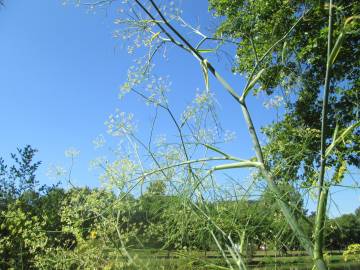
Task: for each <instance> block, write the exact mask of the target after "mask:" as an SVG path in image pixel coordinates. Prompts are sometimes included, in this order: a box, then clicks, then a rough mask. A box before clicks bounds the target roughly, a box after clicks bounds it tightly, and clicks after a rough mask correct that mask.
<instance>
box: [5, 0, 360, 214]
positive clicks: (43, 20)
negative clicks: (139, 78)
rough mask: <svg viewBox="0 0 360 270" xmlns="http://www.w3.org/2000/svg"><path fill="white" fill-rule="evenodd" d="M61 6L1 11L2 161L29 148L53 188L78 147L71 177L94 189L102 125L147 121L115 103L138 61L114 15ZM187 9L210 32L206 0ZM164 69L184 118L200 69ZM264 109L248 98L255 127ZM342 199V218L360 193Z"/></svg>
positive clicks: (21, 4) (132, 106) (241, 130)
mask: <svg viewBox="0 0 360 270" xmlns="http://www.w3.org/2000/svg"><path fill="white" fill-rule="evenodd" d="M61 2H62V1H60V0H53V1H10V0H8V1H6V6H5V7H4V8H2V9H1V10H0V40H1V43H0V60H1V62H0V63H1V64H0V74H1V75H0V94H1V96H0V119H1V133H0V134H1V135H0V136H1V137H0V138H1V140H0V156H3V157H8V154H9V153H11V152H14V151H15V149H16V147H22V146H24V145H26V144H30V145H32V146H33V147H35V148H37V149H39V153H38V155H37V157H38V159H39V160H42V161H43V165H42V166H41V169H40V171H39V174H38V176H39V178H40V179H41V182H42V183H53V180H51V179H48V177H47V176H46V171H47V168H48V167H49V165H50V164H60V165H62V166H64V167H67V166H69V160H68V159H67V158H65V156H64V151H65V150H66V149H67V148H69V147H75V148H77V149H79V150H80V152H81V153H80V157H79V158H78V160H77V162H76V164H75V169H74V174H73V178H74V181H75V183H77V184H79V185H89V186H96V185H98V181H97V176H96V174H95V173H94V172H91V171H89V169H88V168H89V161H90V160H91V159H93V158H95V157H96V156H97V155H99V154H98V153H97V152H96V151H95V150H94V149H93V145H92V140H93V139H94V138H95V137H96V136H97V135H99V134H105V133H106V128H105V126H104V121H105V120H106V119H107V117H108V116H109V114H110V113H112V112H114V110H115V108H117V107H119V108H120V109H121V110H124V111H128V112H131V111H132V112H134V113H135V117H136V119H137V121H138V123H139V126H140V127H139V128H140V131H141V126H142V125H143V126H144V127H146V124H145V123H146V122H148V120H149V119H150V115H149V111H148V108H147V107H146V106H139V104H140V102H139V100H138V99H127V100H126V101H125V102H123V103H121V102H120V101H119V100H118V99H117V96H118V92H119V86H120V85H121V84H122V83H123V82H124V80H125V78H126V70H127V68H128V67H129V65H131V64H132V60H133V59H132V57H131V56H129V55H128V54H127V53H126V52H125V50H121V48H120V47H121V44H120V43H119V41H116V40H115V39H114V38H113V37H112V32H113V30H115V29H116V28H115V26H114V24H113V23H112V22H113V17H112V15H111V14H110V15H109V14H105V13H104V12H97V13H96V14H93V13H87V12H86V10H85V9H84V8H75V7H74V6H73V5H67V6H63V5H62V4H61ZM183 3H184V6H183V9H184V16H185V18H187V19H188V20H189V21H192V22H196V21H198V20H199V21H200V22H201V24H202V25H204V28H203V29H204V30H206V29H207V27H213V25H212V24H211V23H210V22H209V17H207V15H206V14H207V1H206V0H197V1H193V0H184V1H183ZM175 64H176V65H175ZM220 66H221V68H220V71H221V72H222V73H225V74H227V75H226V77H227V79H228V80H229V81H230V82H232V83H233V85H234V86H235V87H236V88H238V89H240V88H241V86H243V84H244V82H243V81H242V80H241V79H239V78H237V77H236V76H234V75H232V74H231V72H229V66H227V65H223V64H221V65H220ZM159 70H160V71H162V72H164V75H170V76H171V80H172V82H173V91H174V93H177V94H176V96H175V95H174V96H172V98H173V99H172V102H173V103H174V105H175V107H176V108H178V109H179V112H180V107H181V106H182V104H183V103H185V102H186V101H188V100H190V99H191V97H192V96H193V95H194V92H195V89H196V88H203V87H204V82H203V80H202V74H201V69H200V67H199V65H198V63H196V62H195V61H194V59H193V58H191V57H189V56H187V55H185V54H183V53H182V52H177V51H176V52H173V53H172V54H171V58H170V60H169V61H168V62H163V63H159ZM211 83H212V86H213V88H214V89H215V91H216V93H217V99H218V100H221V104H222V105H221V107H220V117H221V119H222V122H223V126H224V127H225V128H229V129H232V130H234V131H236V132H237V142H236V143H235V144H233V145H232V147H231V148H230V149H232V150H233V149H236V152H237V153H240V154H238V155H239V156H242V157H249V156H251V155H252V154H251V146H250V145H249V143H248V142H249V139H248V134H247V130H246V128H245V126H244V122H243V120H242V115H241V111H240V109H239V108H238V106H236V104H234V102H233V101H232V99H231V98H230V97H229V96H228V95H226V94H224V92H223V91H222V89H221V87H220V86H219V85H218V84H217V83H216V82H214V81H211ZM262 102H263V100H262V99H261V98H251V100H250V104H249V107H250V108H251V110H252V112H253V114H254V121H255V123H256V125H257V127H260V126H261V125H263V124H265V123H268V122H270V121H271V120H272V119H273V117H274V115H275V112H274V111H269V110H266V109H265V108H263V106H262ZM231 122H232V123H234V122H235V123H236V126H231ZM143 123H144V124H143ZM166 125H167V124H165V123H164V126H163V129H164V130H166V128H167V126H166ZM236 152H235V153H236ZM337 194H338V195H336V196H337V199H338V201H339V205H340V206H341V207H342V208H343V212H350V211H353V210H354V209H355V208H356V207H357V206H359V192H346V193H337Z"/></svg>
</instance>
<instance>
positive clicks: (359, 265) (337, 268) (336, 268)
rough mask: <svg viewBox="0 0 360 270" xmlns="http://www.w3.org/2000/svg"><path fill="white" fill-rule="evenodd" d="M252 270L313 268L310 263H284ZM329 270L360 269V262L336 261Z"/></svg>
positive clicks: (302, 269) (252, 269) (306, 269)
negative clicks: (290, 264)
mask: <svg viewBox="0 0 360 270" xmlns="http://www.w3.org/2000/svg"><path fill="white" fill-rule="evenodd" d="M250 269H251V270H311V269H312V265H310V264H296V265H292V266H289V265H282V266H276V265H275V266H266V267H254V268H250ZM329 270H360V262H349V263H343V262H342V263H334V264H330V266H329Z"/></svg>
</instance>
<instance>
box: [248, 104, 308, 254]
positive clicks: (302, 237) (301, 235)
mask: <svg viewBox="0 0 360 270" xmlns="http://www.w3.org/2000/svg"><path fill="white" fill-rule="evenodd" d="M241 108H242V111H243V115H244V118H245V122H246V124H247V126H248V129H249V133H250V136H251V140H252V144H253V146H254V148H255V153H256V157H257V159H258V161H259V162H260V163H261V164H262V165H263V166H262V168H261V172H262V173H263V175H264V177H265V179H266V181H267V183H268V185H269V188H270V190H271V191H272V192H273V193H274V194H275V199H276V201H277V203H278V205H279V207H280V209H281V211H282V213H283V214H284V216H285V219H286V221H287V222H288V223H289V225H290V227H291V229H292V230H293V231H294V233H295V234H296V236H297V237H298V239H299V241H300V242H301V244H302V246H303V247H304V248H305V250H306V251H307V253H308V254H309V255H310V256H311V255H312V253H313V247H312V243H311V241H310V239H309V237H308V236H307V235H306V234H305V232H304V231H303V230H302V228H301V227H300V225H299V222H298V221H297V219H296V218H295V216H294V214H293V213H292V211H291V209H290V207H289V206H288V205H287V204H286V203H285V202H284V201H283V200H282V199H281V191H280V190H279V188H278V186H277V185H276V183H275V182H274V180H273V177H272V175H271V173H270V171H269V170H268V169H267V168H266V165H265V163H264V157H263V153H262V150H261V146H260V142H259V139H258V136H257V134H256V131H255V127H254V124H253V122H252V119H251V116H250V113H249V110H248V108H247V106H246V104H245V103H242V104H241Z"/></svg>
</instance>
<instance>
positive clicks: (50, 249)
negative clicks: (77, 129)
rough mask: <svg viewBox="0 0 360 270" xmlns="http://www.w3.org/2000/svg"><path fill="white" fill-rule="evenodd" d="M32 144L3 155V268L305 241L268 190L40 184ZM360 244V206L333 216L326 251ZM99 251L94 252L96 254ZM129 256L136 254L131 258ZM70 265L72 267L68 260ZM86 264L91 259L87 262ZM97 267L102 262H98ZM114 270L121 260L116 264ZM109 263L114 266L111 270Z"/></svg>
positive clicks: (308, 219) (285, 246)
mask: <svg viewBox="0 0 360 270" xmlns="http://www.w3.org/2000/svg"><path fill="white" fill-rule="evenodd" d="M35 154H36V150H35V149H33V148H31V147H30V146H26V147H25V148H23V149H18V152H17V153H16V154H12V155H11V157H12V159H13V161H14V162H13V164H12V165H11V166H8V165H6V164H5V162H4V160H3V159H1V158H0V198H1V200H0V224H1V225H0V268H1V269H9V268H14V269H37V268H46V269H50V268H54V269H55V268H56V264H59V265H62V267H65V268H63V269H66V267H69V268H67V269H71V268H72V267H74V266H79V265H83V267H85V266H84V265H85V262H87V261H88V262H91V263H95V262H94V260H97V263H99V265H107V264H108V263H110V261H111V264H114V263H115V262H116V260H117V259H116V258H118V256H119V254H121V255H122V258H123V257H124V256H125V257H126V250H127V249H134V248H157V249H166V250H175V249H197V250H203V251H207V250H213V249H216V248H217V246H216V245H215V243H214V240H213V235H216V236H217V238H218V239H219V243H220V244H221V245H226V244H228V243H227V241H228V239H229V236H230V239H232V241H233V242H234V243H242V244H243V245H246V248H245V249H246V250H247V252H250V253H251V252H252V251H254V250H257V249H260V248H262V249H268V250H279V251H282V252H285V253H286V252H287V251H288V250H299V249H300V245H299V243H298V241H297V240H296V238H295V237H294V235H293V233H292V231H291V229H290V228H289V227H288V225H287V223H286V222H285V220H284V218H283V217H282V214H281V213H280V211H279V210H278V209H277V206H276V204H275V203H274V202H275V200H274V198H272V196H271V194H270V193H269V192H267V191H265V192H264V193H263V195H262V196H260V197H259V199H258V200H255V201H246V200H241V201H233V200H221V201H220V200H218V201H211V202H209V201H207V202H204V201H201V202H200V201H191V200H188V199H187V198H186V197H185V196H181V195H169V194H168V193H167V187H166V184H164V182H161V181H153V182H152V183H150V185H148V186H147V189H146V191H145V192H144V193H143V194H142V195H141V196H138V197H134V196H132V195H131V194H114V193H113V192H111V191H106V190H104V189H99V188H94V189H90V188H71V189H67V190H65V189H64V188H62V187H60V186H51V187H49V186H40V185H39V183H38V181H37V178H36V170H37V169H38V167H39V166H40V162H34V156H35ZM285 188H286V189H287V190H291V192H287V193H286V194H287V198H285V199H287V200H289V201H291V202H293V203H292V204H291V205H292V206H293V209H294V212H295V213H296V214H297V215H298V218H299V220H301V224H302V226H303V227H304V229H305V231H307V232H308V233H309V234H310V233H311V231H312V230H311V228H312V223H313V221H314V220H313V216H312V215H311V214H310V215H308V214H307V213H306V210H305V209H304V207H303V202H302V201H301V199H300V198H301V197H300V196H299V195H298V194H297V192H296V191H295V190H294V189H289V186H286V185H284V189H285ZM352 243H360V208H358V209H357V210H356V211H355V213H354V214H347V215H342V216H340V217H338V218H335V219H328V221H327V226H326V246H327V249H328V250H335V249H336V250H338V249H344V248H346V247H347V246H348V245H350V244H352ZM94 256H95V257H94ZM128 259H130V258H128ZM64 265H68V266H64ZM86 265H88V264H86ZM94 267H96V266H94ZM111 267H114V269H116V265H111ZM111 267H110V266H109V269H113V268H111Z"/></svg>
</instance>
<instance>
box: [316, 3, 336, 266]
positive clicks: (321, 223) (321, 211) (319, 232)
mask: <svg viewBox="0 0 360 270" xmlns="http://www.w3.org/2000/svg"><path fill="white" fill-rule="evenodd" d="M332 6H333V1H332V0H330V1H329V31H328V44H327V63H326V74H325V85H324V97H323V105H322V121H321V149H320V154H321V164H320V174H319V194H318V204H317V211H316V220H315V229H314V254H313V259H314V262H315V264H316V266H317V267H318V269H319V270H323V269H327V267H326V265H325V263H324V254H323V249H324V228H325V216H326V205H327V197H328V187H326V184H325V181H324V177H325V167H326V155H325V152H326V135H327V132H326V126H327V113H328V103H329V92H330V77H331V63H330V54H331V47H332V33H333V10H332Z"/></svg>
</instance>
